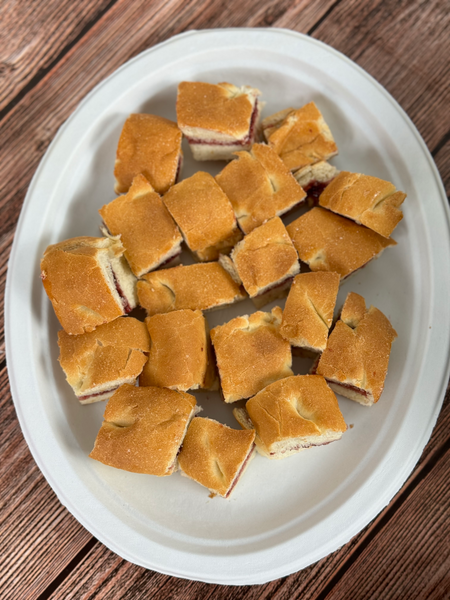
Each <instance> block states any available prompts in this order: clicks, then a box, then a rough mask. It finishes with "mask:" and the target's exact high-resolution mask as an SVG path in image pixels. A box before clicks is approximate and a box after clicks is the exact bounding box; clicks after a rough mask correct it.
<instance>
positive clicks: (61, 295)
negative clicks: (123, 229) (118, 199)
mask: <svg viewBox="0 0 450 600" xmlns="http://www.w3.org/2000/svg"><path fill="white" fill-rule="evenodd" d="M123 253H124V248H123V245H122V242H121V241H120V239H119V238H114V237H101V238H94V237H77V238H71V239H69V240H64V241H63V242H59V243H58V244H53V245H51V246H48V248H47V249H46V250H45V252H44V256H43V257H42V260H41V280H42V283H43V285H44V289H45V291H46V293H47V296H48V297H49V299H50V301H51V303H52V305H53V309H54V311H55V313H56V316H57V317H58V320H59V322H60V323H61V326H62V327H63V328H64V330H65V331H66V332H67V333H69V334H72V335H75V334H79V333H86V332H89V331H93V330H94V329H95V328H96V327H98V326H99V325H103V324H104V323H109V322H110V321H113V320H114V319H117V318H118V317H121V316H122V315H124V314H127V313H129V312H131V311H132V310H133V308H135V307H136V304H137V297H136V279H135V277H134V275H133V274H132V272H131V271H130V267H129V266H128V263H127V261H126V260H125V257H124V256H123Z"/></svg>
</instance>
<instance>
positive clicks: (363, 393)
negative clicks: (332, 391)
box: [327, 379, 369, 398]
mask: <svg viewBox="0 0 450 600" xmlns="http://www.w3.org/2000/svg"><path fill="white" fill-rule="evenodd" d="M327 381H329V382H330V383H333V384H334V385H337V386H339V387H343V388H346V389H347V390H352V392H356V393H357V394H360V395H361V396H364V398H367V397H368V396H369V394H368V392H367V391H366V390H363V389H362V388H359V387H356V386H355V385H351V384H350V383H341V382H337V381H333V380H332V379H327Z"/></svg>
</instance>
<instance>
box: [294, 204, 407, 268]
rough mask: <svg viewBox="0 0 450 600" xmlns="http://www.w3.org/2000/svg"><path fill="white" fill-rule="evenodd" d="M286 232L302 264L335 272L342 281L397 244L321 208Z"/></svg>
mask: <svg viewBox="0 0 450 600" xmlns="http://www.w3.org/2000/svg"><path fill="white" fill-rule="evenodd" d="M286 229H287V231H288V233H289V235H290V237H291V239H292V241H293V243H294V246H295V248H296V250H297V252H298V255H299V256H300V260H302V261H303V262H305V263H307V264H308V265H309V267H310V269H311V270H312V271H334V272H336V273H339V275H340V276H341V278H344V277H347V276H348V275H350V273H352V272H353V271H356V269H359V268H360V267H362V266H364V265H365V264H366V263H367V262H368V261H369V260H371V259H372V258H375V257H376V256H378V255H379V254H380V253H381V252H382V251H383V250H384V249H385V248H387V247H388V246H395V245H396V244H397V242H395V241H394V240H393V239H386V238H384V237H383V236H381V235H379V234H378V233H376V232H375V231H372V230H371V229H367V227H363V226H362V225H357V224H356V223H354V222H353V221H350V220H349V219H345V218H344V217H340V216H339V215H336V214H334V213H333V212H330V211H328V210H325V209H323V208H319V207H316V208H313V209H312V210H310V211H309V212H307V213H306V214H304V215H302V216H301V217H299V218H298V219H297V220H296V221H294V222H293V223H291V224H290V225H288V226H287V228H286Z"/></svg>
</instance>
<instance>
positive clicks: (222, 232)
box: [163, 171, 242, 260]
mask: <svg viewBox="0 0 450 600" xmlns="http://www.w3.org/2000/svg"><path fill="white" fill-rule="evenodd" d="M163 201H164V204H165V205H166V207H167V208H168V210H169V212H170V214H171V215H172V217H173V218H174V219H175V221H176V223H177V225H178V226H179V228H180V229H181V231H182V233H183V236H184V239H185V240H186V243H187V245H188V246H189V248H190V249H191V250H192V251H193V252H195V253H196V255H197V257H198V258H199V259H200V260H217V259H218V258H219V254H220V253H223V254H226V253H227V252H229V251H230V250H231V249H232V248H233V247H234V246H235V244H236V243H237V242H238V241H239V240H240V239H242V234H241V232H240V230H239V229H238V227H237V222H236V217H235V215H234V211H233V207H232V206H231V203H230V201H229V200H228V198H227V196H226V195H225V194H224V192H223V191H222V190H221V188H220V187H219V185H218V184H217V183H216V181H215V179H214V177H213V176H212V175H210V174H209V173H204V172H202V171H199V172H197V173H195V175H193V176H192V177H189V178H188V179H184V180H183V181H181V182H180V183H177V185H174V186H173V187H172V188H171V189H170V190H169V191H168V192H167V194H166V195H165V196H164V198H163Z"/></svg>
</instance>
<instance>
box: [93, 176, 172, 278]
mask: <svg viewBox="0 0 450 600" xmlns="http://www.w3.org/2000/svg"><path fill="white" fill-rule="evenodd" d="M98 212H99V213H100V215H101V217H102V218H103V222H104V223H105V225H106V227H107V228H108V231H109V232H110V233H111V234H112V235H120V236H121V241H122V243H123V245H124V248H125V257H126V259H127V261H128V263H129V265H130V268H131V270H132V271H133V273H134V274H135V275H136V277H141V276H142V275H144V274H145V273H148V271H150V270H152V269H156V267H158V266H159V265H160V264H161V263H162V262H164V261H165V260H166V259H167V256H168V255H169V256H170V255H171V254H173V253H174V252H176V251H177V249H178V248H179V246H180V244H181V242H182V239H183V238H182V237H181V234H180V232H179V231H178V227H177V226H176V225H175V223H174V221H173V219H172V217H171V216H170V214H169V211H168V210H167V208H166V207H165V206H164V204H163V202H162V200H161V198H160V197H159V195H158V194H157V193H156V192H155V190H154V189H153V188H152V186H151V185H150V183H149V182H148V181H147V180H146V179H145V177H144V176H143V175H137V176H136V177H135V178H134V179H133V183H132V185H131V187H130V189H129V191H128V193H127V194H125V195H123V196H120V197H119V198H116V199H115V200H113V201H112V202H110V203H109V204H105V205H104V206H103V207H102V208H101V209H100V210H99V211H98Z"/></svg>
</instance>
